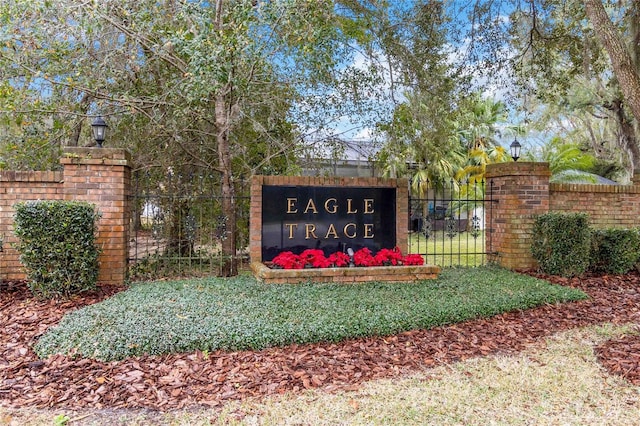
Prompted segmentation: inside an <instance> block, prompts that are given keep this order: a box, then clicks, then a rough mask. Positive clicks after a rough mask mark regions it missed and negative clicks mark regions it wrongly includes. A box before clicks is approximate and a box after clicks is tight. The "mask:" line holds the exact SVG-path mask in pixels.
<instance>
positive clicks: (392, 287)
mask: <svg viewBox="0 0 640 426" xmlns="http://www.w3.org/2000/svg"><path fill="white" fill-rule="evenodd" d="M584 298H586V295H585V294H584V293H582V292H580V291H579V290H575V289H571V288H565V287H560V286H555V285H551V284H550V283H548V282H546V281H542V280H538V279H535V278H532V277H529V276H525V275H519V274H516V273H513V272H510V271H507V270H504V269H499V268H495V267H482V268H469V269H466V268H460V269H448V270H445V271H443V273H442V274H441V276H440V277H439V278H438V279H437V280H428V281H420V282H415V283H408V284H388V283H375V282H372V283H363V284H359V285H335V284H312V283H309V284H302V285H264V284H259V283H257V282H256V281H255V280H254V278H253V277H252V276H240V277H235V278H233V279H218V278H208V279H192V280H182V281H166V282H153V283H139V284H135V285H133V286H132V287H131V288H130V289H128V290H127V291H124V292H122V293H119V294H117V295H115V296H114V297H112V298H110V299H108V300H106V301H104V302H102V303H99V304H96V305H92V306H88V307H85V308H83V309H80V310H78V311H74V312H72V313H70V314H68V315H67V316H65V317H64V318H63V320H62V321H61V322H60V324H59V326H57V327H55V328H52V329H50V330H48V331H47V333H46V334H45V335H44V336H43V337H42V338H41V339H40V340H39V341H38V343H37V344H36V346H35V350H36V352H37V353H38V355H40V356H42V357H45V356H47V355H50V354H53V353H75V354H77V355H79V356H84V357H91V358H97V359H102V360H116V359H123V358H126V357H130V356H135V355H141V354H145V353H146V354H162V353H172V352H188V351H193V350H196V349H199V350H202V351H214V350H218V349H222V350H239V349H262V348H266V347H270V346H282V345H287V344H292V343H311V342H320V341H334V342H335V341H340V340H343V339H348V338H357V337H364V336H373V335H389V334H394V333H398V332H401V331H405V330H413V329H424V328H431V327H435V326H438V325H443V324H451V323H456V322H460V321H464V320H468V319H473V318H478V317H488V316H492V315H496V314H499V313H501V312H505V311H511V310H522V309H528V308H532V307H534V306H538V305H541V304H545V303H561V302H566V301H571V300H579V299H584Z"/></svg>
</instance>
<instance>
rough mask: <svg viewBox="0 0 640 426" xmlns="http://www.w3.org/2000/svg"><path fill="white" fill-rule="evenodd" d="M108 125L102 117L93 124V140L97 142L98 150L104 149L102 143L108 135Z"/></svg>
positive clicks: (97, 118)
mask: <svg viewBox="0 0 640 426" xmlns="http://www.w3.org/2000/svg"><path fill="white" fill-rule="evenodd" d="M108 127H109V126H107V123H106V122H105V121H104V120H103V119H102V117H96V119H95V120H93V123H91V129H92V130H93V139H95V140H96V145H98V148H102V142H104V138H105V136H106V134H107V128H108Z"/></svg>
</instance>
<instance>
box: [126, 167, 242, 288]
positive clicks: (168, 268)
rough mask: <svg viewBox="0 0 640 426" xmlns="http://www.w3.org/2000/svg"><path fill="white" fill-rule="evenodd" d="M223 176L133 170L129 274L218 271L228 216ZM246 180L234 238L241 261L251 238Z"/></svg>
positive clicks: (138, 277) (148, 276)
mask: <svg viewBox="0 0 640 426" xmlns="http://www.w3.org/2000/svg"><path fill="white" fill-rule="evenodd" d="M219 188H220V184H219V180H218V179H217V177H216V176H212V175H208V174H205V173H195V172H194V173H189V174H185V175H174V174H171V173H169V174H165V175H163V176H158V175H155V176H154V175H152V174H150V173H135V174H134V176H133V195H132V200H131V201H132V202H131V206H132V211H131V218H132V220H131V226H132V229H131V242H130V247H129V266H130V268H129V274H130V277H131V279H132V280H144V279H157V278H162V277H179V276H198V275H203V276H205V275H218V274H219V272H220V271H221V269H222V267H223V264H224V262H225V258H224V257H223V256H222V253H221V243H222V239H223V238H225V236H226V227H227V223H228V220H229V218H228V217H227V215H225V214H224V213H223V212H222V196H221V195H220V193H219ZM248 188H249V187H248V183H247V182H244V181H241V182H238V184H237V186H236V194H237V195H236V197H235V200H236V213H235V216H236V241H237V248H238V257H239V259H238V260H240V261H242V260H243V258H244V257H245V255H246V252H247V250H246V249H247V246H248V241H249V235H248V233H249V216H248V215H249V201H250V200H249V196H248Z"/></svg>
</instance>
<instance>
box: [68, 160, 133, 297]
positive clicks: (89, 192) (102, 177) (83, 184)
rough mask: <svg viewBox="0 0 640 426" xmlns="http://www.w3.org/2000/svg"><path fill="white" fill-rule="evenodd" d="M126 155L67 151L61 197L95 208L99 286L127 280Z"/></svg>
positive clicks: (128, 186) (128, 178)
mask: <svg viewBox="0 0 640 426" xmlns="http://www.w3.org/2000/svg"><path fill="white" fill-rule="evenodd" d="M130 162H131V161H130V155H129V152H128V151H126V150H124V149H114V148H66V149H65V150H64V154H63V156H62V158H61V159H60V163H61V164H62V165H63V166H64V171H63V180H64V183H63V197H64V199H65V200H77V201H86V202H89V203H91V204H95V205H96V206H97V209H98V211H99V212H100V214H101V218H100V221H99V222H98V236H97V244H98V246H99V247H100V250H101V254H100V258H99V263H100V274H99V275H98V281H99V282H101V283H108V284H117V285H122V284H124V283H125V281H126V279H127V273H128V259H129V220H130V217H129V216H130V213H131V208H130V200H131V197H130V195H131V194H130V191H131V168H130V166H129V164H130Z"/></svg>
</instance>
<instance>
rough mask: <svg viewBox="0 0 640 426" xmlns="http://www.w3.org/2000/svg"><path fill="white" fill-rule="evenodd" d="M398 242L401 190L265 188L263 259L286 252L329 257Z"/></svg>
mask: <svg viewBox="0 0 640 426" xmlns="http://www.w3.org/2000/svg"><path fill="white" fill-rule="evenodd" d="M395 246H396V189H395V188H363V187H357V188H353V187H326V186H319V187H315V186H269V185H263V186H262V260H264V261H269V260H272V259H273V258H274V257H275V256H276V255H278V254H279V253H281V252H283V251H292V252H293V253H296V254H300V253H301V252H302V251H303V250H305V249H309V248H313V249H322V250H323V251H324V252H325V255H327V256H328V255H330V254H331V253H334V252H336V251H346V250H347V249H348V248H352V249H353V250H354V251H357V250H359V249H361V248H363V247H367V248H369V249H370V250H371V251H372V252H373V253H374V254H375V253H376V252H377V251H378V250H380V249H382V248H394V247H395Z"/></svg>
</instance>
